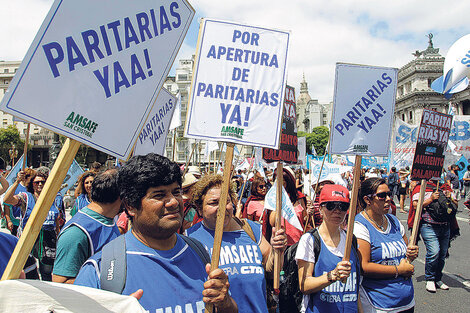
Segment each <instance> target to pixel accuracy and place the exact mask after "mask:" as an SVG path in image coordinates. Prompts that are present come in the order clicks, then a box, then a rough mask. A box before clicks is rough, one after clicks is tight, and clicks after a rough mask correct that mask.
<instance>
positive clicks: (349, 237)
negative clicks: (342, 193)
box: [343, 155, 362, 261]
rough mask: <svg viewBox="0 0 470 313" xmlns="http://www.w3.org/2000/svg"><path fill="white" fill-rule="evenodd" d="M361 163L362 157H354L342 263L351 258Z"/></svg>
mask: <svg viewBox="0 0 470 313" xmlns="http://www.w3.org/2000/svg"><path fill="white" fill-rule="evenodd" d="M361 163H362V156H360V155H356V160H355V162H354V172H353V175H354V181H353V187H352V191H351V193H352V194H351V197H350V203H349V216H348V230H347V233H346V247H345V248H344V257H343V261H349V257H350V256H351V246H352V239H353V231H354V219H355V217H356V209H357V196H358V191H359V184H360V176H361Z"/></svg>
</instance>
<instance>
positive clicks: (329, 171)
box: [310, 160, 353, 184]
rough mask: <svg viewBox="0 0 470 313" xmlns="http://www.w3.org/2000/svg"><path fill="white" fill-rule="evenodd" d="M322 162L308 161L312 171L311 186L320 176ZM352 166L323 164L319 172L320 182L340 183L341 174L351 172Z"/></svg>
mask: <svg viewBox="0 0 470 313" xmlns="http://www.w3.org/2000/svg"><path fill="white" fill-rule="evenodd" d="M321 166H322V161H316V160H310V170H311V171H312V182H311V183H312V184H315V183H316V182H317V180H318V175H319V174H320V169H321ZM352 170H353V167H352V166H344V165H338V164H334V163H329V162H325V163H324V164H323V169H322V171H321V177H320V182H322V181H324V180H331V181H333V182H334V183H338V182H341V180H342V178H341V174H343V173H346V172H352Z"/></svg>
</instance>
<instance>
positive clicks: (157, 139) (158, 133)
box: [134, 88, 177, 155]
mask: <svg viewBox="0 0 470 313" xmlns="http://www.w3.org/2000/svg"><path fill="white" fill-rule="evenodd" d="M176 102H177V100H176V98H175V97H174V96H173V95H172V94H171V93H170V92H169V91H167V90H166V89H165V88H162V90H161V91H160V93H159V95H158V97H157V101H155V104H154V105H153V108H152V111H150V115H149V116H148V118H147V121H146V123H145V124H144V128H142V131H141V132H140V135H139V137H138V138H137V142H136V145H135V149H134V155H145V154H147V153H150V152H153V153H156V154H160V155H163V153H164V152H165V145H166V137H167V135H168V130H169V128H170V122H171V120H172V117H173V113H176V112H175V107H176Z"/></svg>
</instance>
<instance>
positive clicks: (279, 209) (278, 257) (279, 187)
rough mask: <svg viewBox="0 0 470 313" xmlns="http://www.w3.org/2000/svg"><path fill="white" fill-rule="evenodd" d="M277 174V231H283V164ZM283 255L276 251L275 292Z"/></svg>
mask: <svg viewBox="0 0 470 313" xmlns="http://www.w3.org/2000/svg"><path fill="white" fill-rule="evenodd" d="M276 171H277V174H276V181H277V183H276V230H277V229H281V213H282V185H283V180H284V175H283V174H284V173H283V165H282V162H278V163H277V169H276ZM282 256H283V253H282V252H281V251H279V250H278V249H274V284H273V288H274V291H277V290H279V280H280V275H281V258H282Z"/></svg>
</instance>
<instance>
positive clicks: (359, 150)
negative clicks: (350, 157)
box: [330, 63, 398, 156]
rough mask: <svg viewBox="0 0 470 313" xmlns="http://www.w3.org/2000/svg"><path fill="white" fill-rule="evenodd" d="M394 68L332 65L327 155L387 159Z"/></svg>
mask: <svg viewBox="0 0 470 313" xmlns="http://www.w3.org/2000/svg"><path fill="white" fill-rule="evenodd" d="M397 72H398V70H397V69H396V68H389V67H376V66H366V65H353V64H342V63H337V64H336V79H335V97H334V108H333V117H332V121H333V122H332V125H333V127H332V128H331V131H332V136H331V150H330V152H331V154H344V153H346V154H355V155H365V156H371V155H375V156H387V155H388V152H389V148H390V137H391V130H392V122H393V114H394V112H395V96H396V89H397Z"/></svg>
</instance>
